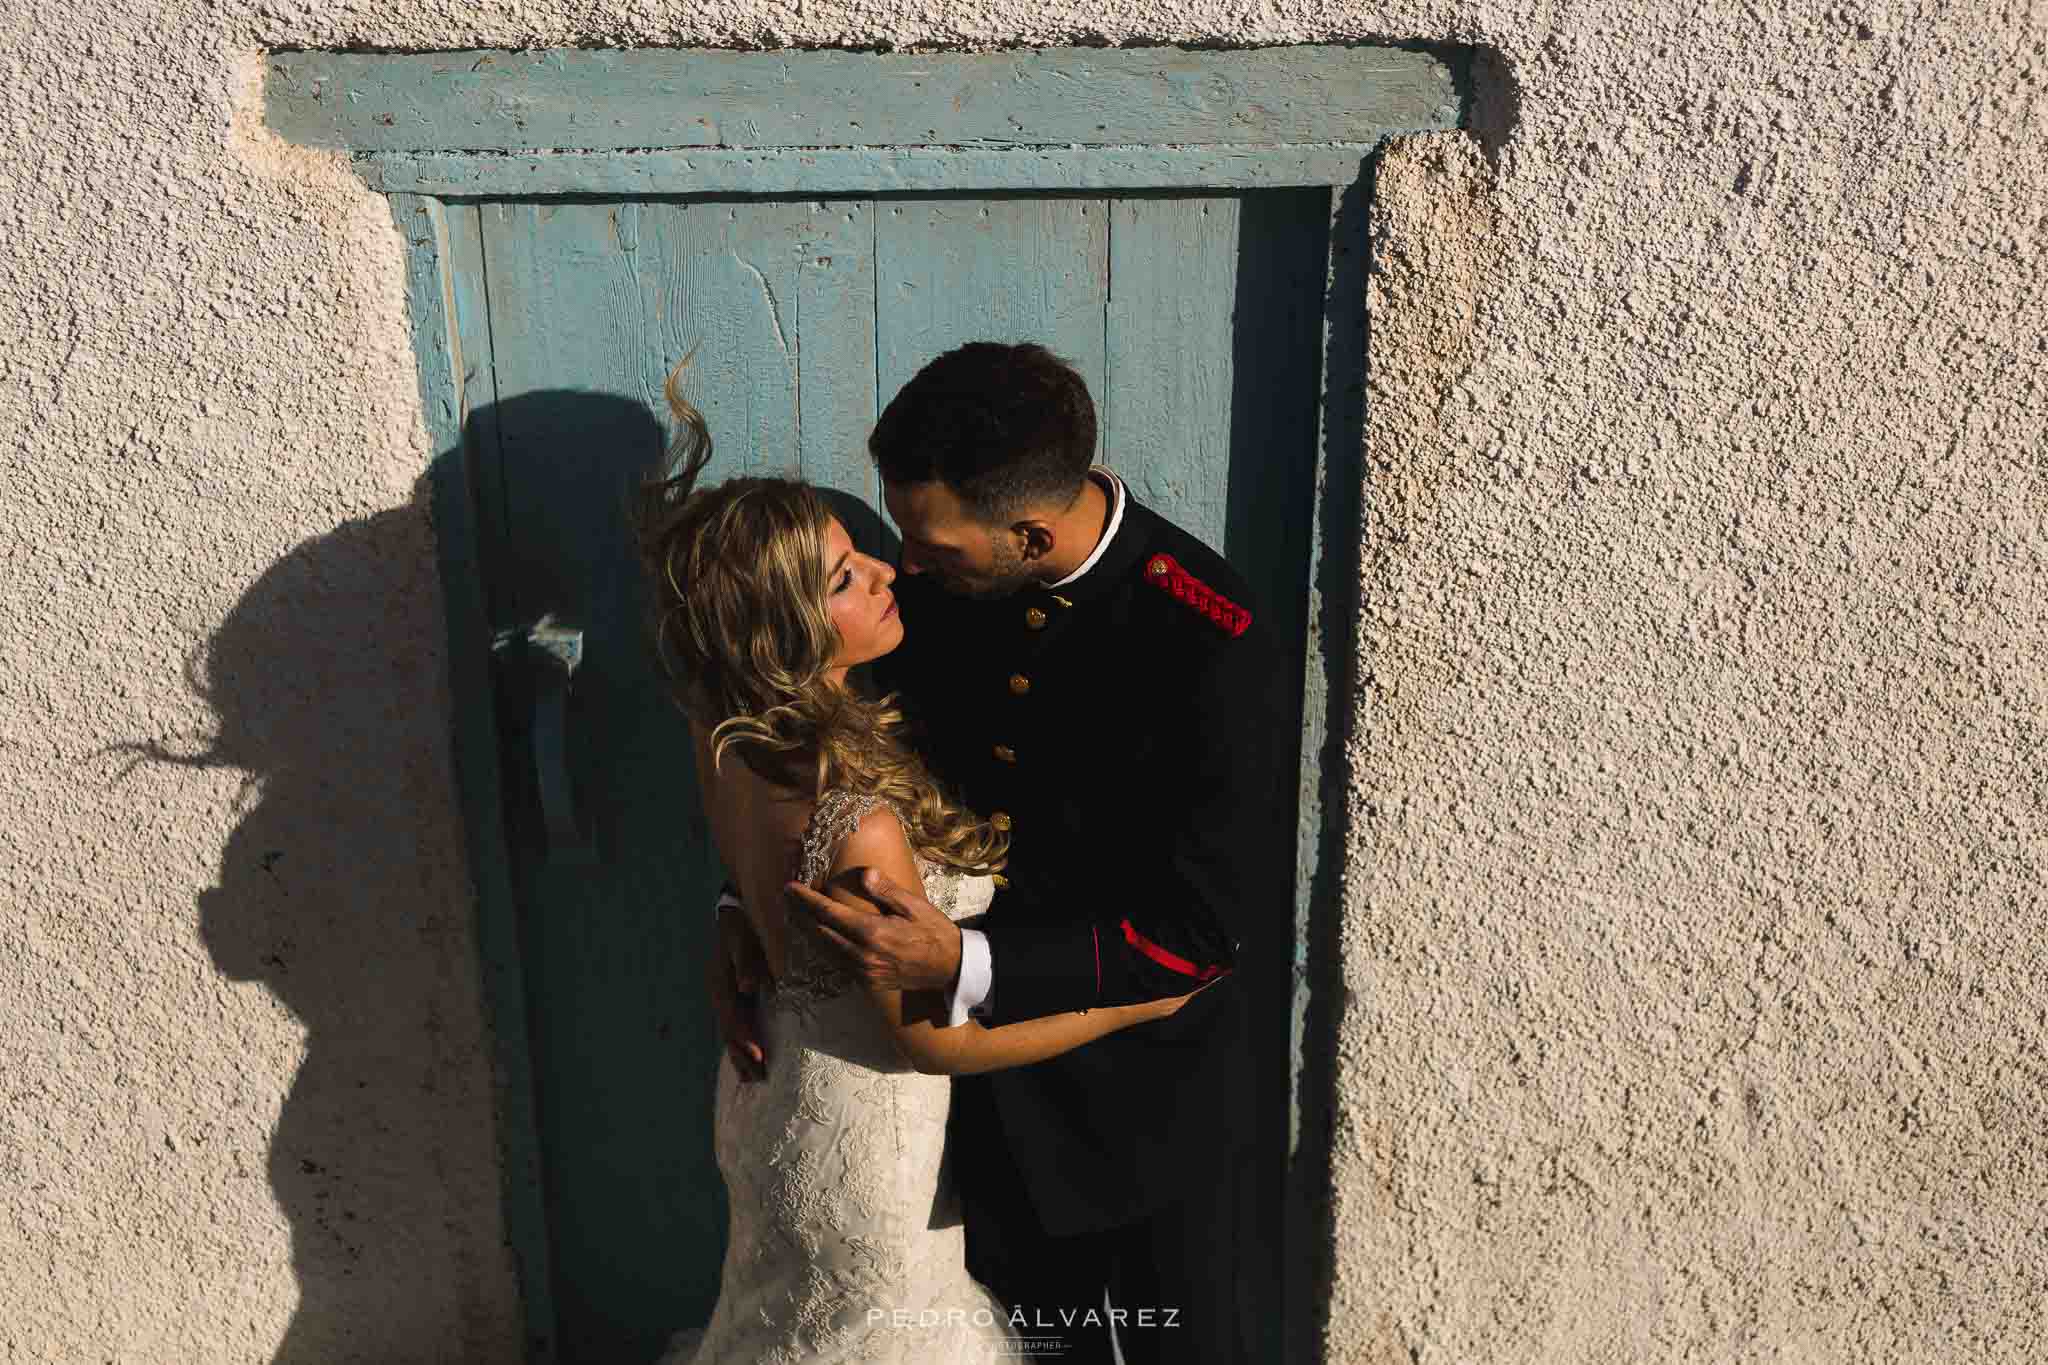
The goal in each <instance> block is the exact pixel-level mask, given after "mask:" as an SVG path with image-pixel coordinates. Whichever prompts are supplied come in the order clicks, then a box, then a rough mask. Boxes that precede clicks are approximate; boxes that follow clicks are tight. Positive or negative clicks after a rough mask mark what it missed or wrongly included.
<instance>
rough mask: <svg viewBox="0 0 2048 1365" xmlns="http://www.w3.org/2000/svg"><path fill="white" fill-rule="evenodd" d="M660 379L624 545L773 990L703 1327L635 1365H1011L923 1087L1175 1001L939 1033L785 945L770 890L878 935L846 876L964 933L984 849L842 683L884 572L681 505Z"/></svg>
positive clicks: (790, 493) (808, 513) (719, 509)
mask: <svg viewBox="0 0 2048 1365" xmlns="http://www.w3.org/2000/svg"><path fill="white" fill-rule="evenodd" d="M685 363H687V361H686V362H685ZM681 373H682V367H681V366H678V367H677V370H676V372H675V373H674V374H671V375H670V376H669V381H668V385H667V398H668V403H669V407H670V409H671V410H672V411H673V413H674V414H675V417H676V421H677V432H678V435H677V438H676V444H675V446H674V448H673V449H672V451H671V461H670V464H669V466H668V467H669V468H670V469H672V470H679V472H677V473H675V474H674V475H673V476H671V477H667V478H658V479H653V480H650V481H649V482H648V483H647V484H646V485H645V486H644V487H643V488H642V489H640V490H639V493H638V494H637V498H636V502H635V507H634V513H635V522H636V527H635V529H636V532H637V535H638V539H639V545H640V550H641V555H642V559H643V561H644V563H645V566H646V568H647V571H648V573H649V575H650V577H651V579H652V582H653V587H654V597H655V604H654V611H655V621H654V636H655V643H656V647H657V649H658V650H659V652H660V654H661V657H662V661H663V664H664V667H665V668H666V669H667V671H668V673H669V676H670V677H671V679H673V680H674V688H675V695H676V699H677V701H678V702H679V703H680V705H681V707H682V709H683V711H684V713H685V714H686V715H687V716H688V717H689V721H690V727H691V731H692V733H693V735H694V736H695V739H696V747H697V772H698V775H699V781H700V784H701V787H702V793H703V800H704V809H705V811H706V813H707V815H708V817H709V820H710V825H711V831H712V835H713V838H714V840H715V842H716V844H717V846H718V851H719V854H720V857H721V858H722V860H723V861H724V864H725V867H726V868H727V870H728V871H729V872H730V874H731V876H732V879H733V881H734V882H735V883H736V884H737V886H738V887H739V889H740V893H741V899H742V900H743V902H744V904H745V913H746V915H747V916H748V919H749V921H750V923H751V925H752V928H753V930H754V932H755V934H756V935H757V936H758V938H759V940H760V943H761V946H762V948H763V950H764V953H765V956H766V959H767V964H768V969H769V972H770V974H771V977H772V979H773V986H772V988H771V990H770V992H769V993H768V994H767V996H766V998H765V999H764V1000H763V1001H762V1004H761V1009H760V1025H761V1029H762V1034H763V1041H764V1043H765V1045H766V1047H767V1058H768V1060H769V1063H770V1064H769V1065H768V1066H767V1068H766V1071H765V1074H763V1075H759V1076H758V1079H748V1078H746V1077H743V1076H742V1075H741V1074H740V1072H739V1071H738V1070H737V1069H736V1066H735V1059H734V1057H733V1056H732V1054H731V1053H728V1054H727V1055H726V1057H725V1060H724V1062H723V1064H722V1065H721V1066H720V1067H719V1071H718V1094H717V1107H716V1118H715V1120H714V1125H715V1126H714V1144H715V1148H716V1152H717V1159H718V1167H719V1171H720V1173H721V1174H722V1175H723V1176H724V1178H725V1182H726V1188H727V1191H728V1193H729V1195H730V1204H731V1221H730V1226H729V1229H728V1236H727V1246H726V1254H725V1263H724V1268H723V1271H722V1279H721V1283H720V1286H719V1295H718V1303H717V1306H716V1307H715V1308H714V1310H713V1312H712V1315H711V1321H710V1323H709V1324H708V1325H707V1326H706V1327H704V1328H700V1329H691V1330H688V1331H684V1332H681V1333H678V1334H677V1335H676V1337H675V1338H674V1339H673V1340H672V1341H671V1342H670V1344H669V1347H668V1349H667V1351H666V1352H665V1353H664V1355H663V1356H662V1359H661V1362H660V1365H717V1363H719V1362H727V1361H733V1362H742V1361H743V1362H750V1363H751V1362H757V1361H758V1362H795V1361H805V1362H826V1361H845V1362H898V1361H900V1362H905V1363H906V1365H907V1363H908V1362H911V1361H917V1362H925V1361H947V1362H974V1361H995V1360H999V1359H1000V1360H1006V1361H1007V1360H1014V1359H1016V1358H1017V1349H1018V1348H1017V1345H1016V1339H1015V1337H1014V1336H1013V1335H1012V1333H1011V1332H1010V1331H1009V1326H1008V1315H1007V1310H1006V1309H1005V1308H1004V1306H1003V1305H1002V1303H1001V1302H1000V1301H999V1300H997V1299H996V1298H995V1297H994V1296H993V1295H992V1294H990V1293H989V1292H988V1291H987V1290H986V1289H985V1288H983V1287H982V1286H981V1285H980V1284H979V1283H977V1282H976V1281H975V1280H974V1279H972V1278H971V1277H970V1276H969V1275H968V1273H967V1270H966V1264H965V1239H964V1232H963V1228H962V1225H961V1220H960V1213H959V1208H958V1205H957V1202H956V1200H955V1198H954V1195H953V1192H952V1188H951V1182H950V1180H949V1179H948V1177H947V1174H946V1172H945V1169H944V1163H943V1160H942V1158H943V1156H944V1151H943V1147H944V1137H945V1131H946V1111H947V1107H948V1101H949V1098H950V1095H949V1084H950V1083H949V1082H948V1080H947V1079H946V1078H947V1077H948V1076H949V1075H957V1074H963V1073H971V1072H982V1071H994V1070H998V1069H1000V1068H1004V1067H1013V1066H1023V1065H1026V1064H1028V1063H1031V1062H1037V1061H1041V1060H1043V1059H1045V1058H1047V1057H1051V1056H1055V1055H1057V1054H1059V1053H1062V1052H1066V1051H1068V1050H1070V1049H1072V1048H1076V1047H1079V1046H1081V1045H1082V1044H1084V1043H1087V1042H1091V1041H1093V1040H1094V1039H1097V1038H1100V1037H1102V1036H1103V1035H1105V1034H1108V1033H1112V1032H1115V1031H1116V1030H1118V1029H1122V1028H1127V1027H1129V1026H1130V1025H1132V1024H1137V1023H1141V1022H1144V1021H1147V1020H1151V1019H1158V1018H1162V1017H1164V1016H1165V1015H1168V1014H1172V1013H1174V1012H1175V1011H1176V1010H1178V1009H1179V1008H1180V1006H1181V1004H1182V1003H1183V1002H1185V1001H1186V1000H1188V999H1190V998H1192V997H1191V996H1178V997H1172V998H1168V999H1164V1000H1155V1001H1148V1002H1145V1003H1142V1004H1137V1005H1128V1006H1118V1007H1115V1008H1107V1009H1095V1010H1083V1011H1078V1012H1075V1013H1071V1014H1057V1015H1051V1016H1048V1017H1045V1018H1040V1019H1033V1020H1029V1021H1025V1022H1021V1023H1015V1024H1009V1025H1006V1026H1003V1027H1001V1028H996V1029H988V1028H984V1027H983V1026H982V1025H981V1024H980V1023H979V1022H978V1021H975V1020H969V1021H968V1022H967V1023H965V1024H963V1025H960V1026H957V1027H947V1026H946V1024H947V1017H946V1006H945V1002H944V1001H943V1000H942V999H940V998H939V997H938V995H937V993H935V992H917V991H896V990H885V989H882V988H879V987H874V988H870V987H869V986H867V985H866V984H865V983H863V982H862V981H861V980H859V979H858V978H857V977H855V976H854V975H853V974H852V973H850V972H849V971H848V970H847V969H845V968H844V967H841V966H838V965H837V964H836V960H835V959H834V958H833V957H832V956H831V955H830V953H829V951H828V950H827V949H826V948H824V947H823V946H821V945H818V944H816V943H814V942H813V941H812V939H811V938H810V936H809V935H810V933H811V932H813V931H809V930H796V931H794V932H793V931H792V923H793V920H792V918H791V917H789V916H787V915H786V914H785V913H784V911H783V893H782V887H783V885H784V883H785V882H787V881H789V880H790V879H791V878H792V876H794V877H795V878H796V879H798V880H801V881H803V882H805V883H806V884H808V885H811V886H814V887H818V888H819V889H821V890H824V891H826V892H827V894H829V895H831V896H832V897H833V898H834V899H836V900H838V901H841V902H842V903H844V904H847V905H849V906H853V907H856V908H860V909H865V910H868V911H870V912H872V913H880V911H879V910H878V909H877V907H876V906H875V905H874V904H873V903H872V902H871V901H869V900H868V899H867V897H866V896H865V895H863V894H862V891H861V889H860V872H861V870H862V869H864V868H875V869H877V870H879V871H880V872H881V873H882V874H883V875H884V876H886V877H888V878H889V879H890V880H891V881H894V882H895V883H896V884H898V885H899V886H918V885H921V886H922V887H923V888H924V891H925V895H926V898H927V899H929V900H930V901H931V902H932V904H934V905H936V906H938V907H939V908H941V909H942V910H944V911H946V913H947V914H948V915H949V916H951V917H952V918H954V919H956V920H958V919H962V918H964V917H966V916H968V915H972V914H976V913H979V912H980V911H982V910H985V909H987V908H988V905H989V903H990V901H991V899H992V896H993V894H994V888H995V881H994V877H993V874H995V873H997V872H998V871H999V869H1000V868H1001V866H1002V860H1003V854H1004V850H1005V846H1006V843H1007V839H1006V836H1004V835H1003V834H1002V833H1001V832H999V831H998V830H996V829H994V828H993V827H991V826H990V825H989V824H988V823H987V822H985V821H983V820H982V819H980V818H979V817H978V816H976V815H975V814H974V813H973V812H971V811H967V810H964V809H962V808H960V807H959V806H957V805H955V804H954V803H953V802H951V801H949V800H948V799H947V797H946V795H945V793H943V792H942V791H941V790H940V789H939V788H938V786H937V785H936V784H935V783H934V781H933V779H932V777H931V775H930V773H929V772H928V771H927V770H926V769H925V767H924V766H923V764H922V763H921V761H920V760H919V759H918V758H917V757H916V755H915V754H914V753H913V752H912V751H911V749H910V747H909V746H908V744H907V743H906V742H905V740H904V738H903V727H904V717H903V715H902V714H901V713H900V712H899V711H898V710H897V709H896V708H895V706H894V705H893V704H892V699H891V698H888V697H882V698H874V697H868V696H863V695H861V693H860V692H859V691H857V690H856V689H855V688H854V687H853V686H852V685H850V684H849V682H848V680H847V672H848V670H849V669H851V668H853V667H855V666H856V665H859V664H862V663H865V662H867V661H868V660H870V659H875V658H879V657H880V656H881V655H883V654H886V653H888V652H889V651H890V650H892V649H894V648H895V647H896V646H897V644H898V643H900V642H901V641H902V639H903V626H902V623H901V622H900V621H899V620H898V619H897V615H896V608H895V599H894V595H893V594H892V593H891V592H890V589H889V585H890V583H891V581H892V580H893V579H894V578H895V576H896V574H895V570H894V569H892V568H891V567H890V566H889V565H887V564H885V563H883V562H882V561H880V560H878V559H874V558H872V557H870V556H868V555H865V554H862V553H861V552H860V551H859V550H857V549H855V548H854V545H853V543H852V540H851V539H850V538H849V537H848V535H847V532H846V528H845V527H844V526H842V525H841V524H840V523H839V521H838V520H837V519H836V518H835V517H834V516H833V515H832V513H831V511H830V509H829V507H828V506H827V504H826V502H825V500H824V498H823V497H822V496H821V495H820V494H819V492H818V490H816V489H815V488H812V487H810V486H809V485H806V484H803V483H799V482H796V481H793V480H787V479H765V478H738V479H732V480H729V481H727V482H725V483H722V484H718V485H716V486H713V487H708V488H698V487H697V486H696V484H697V480H698V478H699V476H700V475H701V474H702V472H703V470H704V467H705V464H706V463H707V462H708V461H709V459H710V456H711V436H710V432H709V430H708V429H707V427H706V425H705V422H704V419H703V417H702V415H701V414H700V413H699V412H698V411H697V410H696V409H695V408H694V407H693V406H691V405H690V404H689V403H688V402H687V401H685V400H684V399H683V397H682V395H681V392H680V377H681ZM751 1069H752V1068H750V1070H751Z"/></svg>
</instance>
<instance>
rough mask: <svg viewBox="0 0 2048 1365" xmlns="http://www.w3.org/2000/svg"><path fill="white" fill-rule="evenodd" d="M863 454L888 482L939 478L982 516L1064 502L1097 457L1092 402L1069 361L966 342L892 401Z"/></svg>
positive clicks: (1029, 349) (996, 517)
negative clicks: (866, 455) (873, 462)
mask: <svg viewBox="0 0 2048 1365" xmlns="http://www.w3.org/2000/svg"><path fill="white" fill-rule="evenodd" d="M868 453H869V454H871V455H873V456H874V458H875V465H876V467H877V468H879V469H880V470H881V472H882V478H883V479H884V480H886V481H887V482H889V483H895V484H906V483H928V482H930V481H931V480H933V479H937V480H939V481H940V482H942V483H944V484H945V485H946V487H948V488H950V489H952V490H953V494H954V496H955V497H957V498H959V499H960V501H961V502H962V503H964V504H965V505H966V507H967V509H968V511H970V512H972V513H973V514H974V515H975V516H977V517H979V518H980V519H981V520H983V521H985V522H999V521H1002V520H1003V519H1004V518H1006V517H1009V516H1012V515H1014V514H1015V513H1016V512H1017V511H1019V510H1020V509H1021V508H1024V507H1027V506H1031V505H1034V504H1041V503H1053V504H1057V505H1058V506H1060V507H1065V506H1066V505H1067V504H1069V503H1071V502H1072V501H1073V500H1074V496H1075V494H1077V493H1079V492H1080V490H1081V484H1082V482H1083V481H1084V480H1085V479H1086V478H1087V477H1088V466H1089V465H1090V464H1091V463H1093V462H1094V459H1095V400H1094V399H1092V398H1090V397H1089V396H1088V385H1087V383H1086V381H1084V380H1083V379H1082V378H1081V376H1080V374H1079V373H1078V372H1076V371H1075V369H1074V367H1073V366H1071V365H1069V364H1067V362H1066V361H1064V360H1062V359H1060V358H1059V357H1058V356H1056V355H1054V354H1053V353H1052V352H1051V351H1048V350H1046V349H1045V347H1043V346H1040V345H1038V344H1036V343H1035V342H1024V343H1022V344H1020V345H1015V346H1006V345H1003V344H1001V343H998V342H993V341H970V342H968V343H967V344H966V345H965V346H961V347H958V348H957V349H955V350H951V351H948V352H946V353H945V354H944V355H942V356H940V357H938V359H936V360H933V361H932V362H930V363H929V364H927V365H926V366H925V367H924V368H923V369H921V370H919V371H918V372H917V374H916V376H915V377H914V378H912V379H911V381H910V382H909V383H908V384H905V385H904V386H903V388H902V389H901V391H899V392H898V393H897V395H896V396H895V397H894V398H892V399H890V400H889V406H888V407H887V408H885V409H883V411H882V420H881V421H879V422H877V423H876V424H875V431H874V434H873V435H872V436H870V437H868Z"/></svg>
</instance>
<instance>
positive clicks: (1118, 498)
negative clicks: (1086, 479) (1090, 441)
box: [1045, 465, 1130, 592]
mask: <svg viewBox="0 0 2048 1365" xmlns="http://www.w3.org/2000/svg"><path fill="white" fill-rule="evenodd" d="M1088 473H1089V475H1090V476H1091V477H1094V478H1098V479H1100V480H1101V481H1102V482H1103V483H1105V484H1107V485H1109V487H1108V489H1107V492H1108V493H1109V524H1108V525H1107V526H1104V527H1103V528H1102V539H1100V540H1098V541H1096V542H1095V548H1094V549H1093V550H1091V551H1089V553H1088V557H1087V558H1086V559H1084V560H1082V561H1081V567H1080V568H1078V569H1076V570H1074V571H1073V572H1072V573H1070V574H1068V575H1067V576H1066V577H1065V578H1062V579H1061V580H1060V581H1059V582H1057V583H1048V584H1046V585H1045V586H1046V590H1047V591H1048V592H1051V591H1055V590H1057V589H1060V588H1071V587H1073V586H1074V585H1075V584H1076V583H1078V582H1080V581H1081V576H1082V575H1083V574H1085V573H1087V572H1088V571H1089V570H1090V569H1092V568H1094V567H1095V566H1096V565H1097V564H1100V563H1101V562H1102V557H1103V556H1104V555H1105V554H1107V553H1108V552H1109V547H1110V545H1111V544H1112V543H1113V542H1114V541H1115V540H1116V533H1117V532H1118V531H1119V530H1121V529H1122V528H1123V524H1124V504H1125V503H1127V502H1129V501H1130V494H1129V493H1128V492H1127V491H1125V489H1124V481H1123V480H1122V479H1119V478H1118V477H1117V476H1116V475H1115V474H1113V473H1111V472H1110V470H1109V467H1108V466H1106V465H1094V466H1091V467H1090V468H1089V470H1088Z"/></svg>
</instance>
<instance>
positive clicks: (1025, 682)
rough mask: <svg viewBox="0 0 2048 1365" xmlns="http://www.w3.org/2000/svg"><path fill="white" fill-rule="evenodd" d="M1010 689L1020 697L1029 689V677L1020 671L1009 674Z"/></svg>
mask: <svg viewBox="0 0 2048 1365" xmlns="http://www.w3.org/2000/svg"><path fill="white" fill-rule="evenodd" d="M1010 690H1011V691H1012V692H1014V693H1016V694H1017V695H1018V696H1020V697H1021V696H1023V695H1024V694H1025V693H1026V692H1029V691H1030V690H1031V679H1029V678H1027V677H1025V676H1024V675H1023V674H1022V673H1012V674H1011V675H1010Z"/></svg>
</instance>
